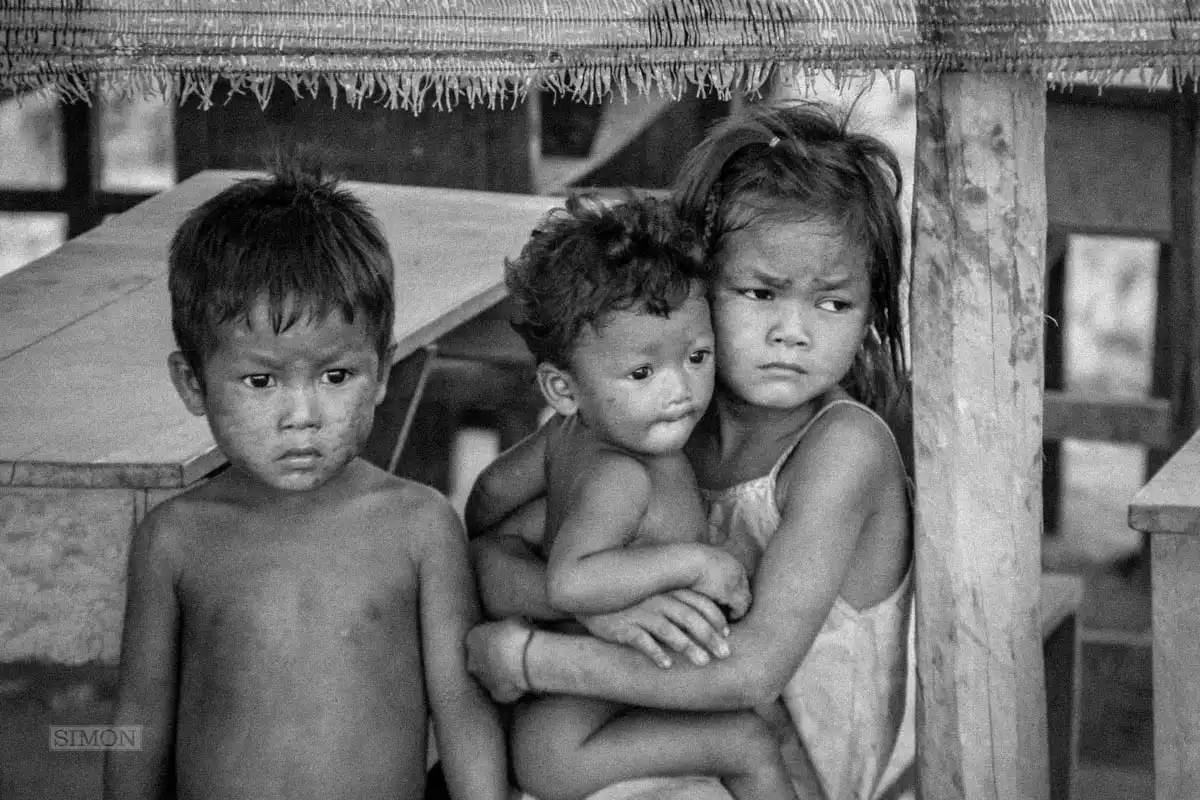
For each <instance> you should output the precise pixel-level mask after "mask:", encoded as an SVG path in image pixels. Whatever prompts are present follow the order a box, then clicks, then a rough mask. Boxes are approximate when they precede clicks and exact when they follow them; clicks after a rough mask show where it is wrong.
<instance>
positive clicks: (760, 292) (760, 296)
mask: <svg viewBox="0 0 1200 800" xmlns="http://www.w3.org/2000/svg"><path fill="white" fill-rule="evenodd" d="M741 293H742V295H743V296H744V297H748V298H749V299H751V300H774V299H775V292H773V291H771V290H770V289H742V290H741Z"/></svg>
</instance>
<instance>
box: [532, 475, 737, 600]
mask: <svg viewBox="0 0 1200 800" xmlns="http://www.w3.org/2000/svg"><path fill="white" fill-rule="evenodd" d="M652 488H653V487H652V486H651V482H650V476H649V475H648V474H647V472H646V468H645V467H644V466H643V465H642V464H641V463H640V462H638V461H637V460H635V459H633V458H629V457H627V456H623V455H618V454H615V453H602V454H600V455H598V456H597V457H596V458H595V460H594V461H593V462H592V463H591V464H590V465H588V467H586V468H585V469H584V471H583V472H582V474H581V475H579V476H578V477H577V478H576V479H575V480H574V482H573V484H572V486H571V489H570V492H571V493H570V496H569V497H567V498H566V504H565V507H566V509H567V510H566V512H565V513H564V515H563V520H562V523H561V524H560V526H559V528H558V532H557V535H556V536H555V538H554V545H553V547H551V550H550V557H549V563H548V565H547V573H546V584H547V586H546V594H547V599H548V600H549V601H550V604H551V605H552V606H554V607H555V608H557V609H560V610H562V611H566V612H569V613H572V614H598V613H605V612H610V611H617V610H619V609H623V608H626V607H628V606H631V605H633V604H634V603H637V602H639V601H641V600H644V599H645V598H647V597H649V596H651V595H656V594H661V593H663V592H668V591H671V590H672V589H689V588H690V589H695V590H696V591H698V592H700V593H701V594H704V595H706V596H708V597H710V598H712V599H713V600H715V601H717V602H718V603H723V604H725V605H727V606H729V607H730V608H731V609H732V610H733V615H734V616H735V617H740V616H741V615H742V614H744V613H745V611H746V608H747V607H748V606H749V604H750V588H749V583H748V580H747V578H746V573H745V571H744V570H743V569H742V567H741V565H740V564H739V563H738V562H737V560H736V559H734V558H733V557H732V556H730V555H729V554H727V553H724V552H722V551H720V550H717V549H716V548H712V547H708V546H706V545H701V544H691V543H679V544H662V545H645V546H633V547H627V546H626V545H628V544H629V543H630V542H631V540H633V539H634V537H635V536H636V534H637V533H638V530H639V527H640V525H641V522H642V518H643V516H644V515H645V513H646V509H647V507H648V506H649V503H650V493H651V491H652Z"/></svg>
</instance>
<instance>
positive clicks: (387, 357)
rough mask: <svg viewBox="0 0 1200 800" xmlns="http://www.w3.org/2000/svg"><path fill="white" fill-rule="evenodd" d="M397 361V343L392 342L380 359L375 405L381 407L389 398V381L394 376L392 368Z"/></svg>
mask: <svg viewBox="0 0 1200 800" xmlns="http://www.w3.org/2000/svg"><path fill="white" fill-rule="evenodd" d="M395 360H396V343H395V342H392V343H391V344H389V345H388V347H387V350H385V351H384V353H383V355H382V356H380V358H379V375H378V376H377V378H378V382H379V385H378V386H377V387H375V405H379V404H380V403H382V402H383V398H385V397H387V387H388V379H389V378H390V377H391V375H392V366H393V362H394V361H395Z"/></svg>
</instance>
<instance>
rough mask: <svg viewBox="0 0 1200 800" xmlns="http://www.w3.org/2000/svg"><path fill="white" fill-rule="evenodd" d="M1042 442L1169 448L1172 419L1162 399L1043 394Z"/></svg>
mask: <svg viewBox="0 0 1200 800" xmlns="http://www.w3.org/2000/svg"><path fill="white" fill-rule="evenodd" d="M1042 435H1043V437H1044V438H1045V439H1048V440H1051V441H1058V440H1061V439H1088V440H1091V441H1098V442H1123V443H1127V444H1140V445H1145V446H1146V447H1149V448H1152V449H1153V448H1170V447H1172V446H1173V442H1174V441H1175V415H1174V413H1172V411H1171V401H1170V400H1168V399H1166V398H1165V397H1146V398H1141V399H1138V398H1125V397H1103V396H1097V395H1090V394H1084V393H1082V392H1052V391H1047V392H1046V397H1045V423H1044V430H1043V433H1042Z"/></svg>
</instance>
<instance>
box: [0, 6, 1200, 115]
mask: <svg viewBox="0 0 1200 800" xmlns="http://www.w3.org/2000/svg"><path fill="white" fill-rule="evenodd" d="M3 5H4V8H3V11H0V44H2V45H3V47H2V49H0V88H2V89H5V90H9V91H21V92H24V91H37V92H45V93H50V94H57V95H60V96H62V97H64V98H68V99H87V98H88V97H91V96H94V95H96V94H98V93H104V94H109V95H155V96H161V97H165V98H173V99H177V100H181V101H182V100H187V99H189V98H193V97H194V98H198V99H199V100H200V102H201V103H202V104H204V105H208V104H211V103H214V102H222V98H223V96H224V95H226V94H227V93H228V92H233V93H239V92H250V93H253V94H254V95H255V96H256V97H257V98H258V99H259V101H260V102H261V103H264V104H265V103H267V102H269V100H270V97H271V96H272V93H273V92H274V91H276V82H275V81H274V80H273V78H276V77H277V78H279V79H280V80H281V81H282V82H283V83H284V84H286V85H287V86H290V87H291V89H292V91H293V92H296V93H297V94H315V93H317V91H318V90H319V89H320V87H322V86H328V87H331V88H334V87H336V88H337V89H338V91H337V92H335V93H334V99H335V102H348V103H350V104H352V105H360V104H362V103H364V102H376V103H382V104H383V105H385V106H388V107H391V108H396V109H408V110H411V111H414V112H416V111H420V110H421V109H422V108H424V107H430V106H432V107H434V108H447V107H450V106H454V105H457V104H459V103H467V104H468V105H478V104H484V105H487V106H500V105H510V104H512V103H517V102H520V101H521V100H522V99H523V98H524V97H525V95H526V94H527V93H528V92H529V91H531V90H533V89H534V88H546V89H550V90H553V91H555V92H557V93H559V94H563V95H568V96H571V97H574V98H576V99H578V100H581V101H586V102H596V101H599V100H604V99H608V98H611V97H626V96H627V95H628V93H630V92H639V93H647V92H651V91H658V92H662V93H664V94H669V95H672V96H679V95H681V94H683V93H685V92H699V93H707V92H715V93H717V94H719V95H722V96H728V95H730V94H731V93H733V92H739V91H741V92H747V93H750V94H753V93H755V92H757V91H758V90H759V89H761V88H762V87H763V85H764V84H765V82H766V81H767V80H768V79H769V78H770V77H771V76H772V75H773V74H776V73H782V74H784V75H785V76H787V77H788V78H791V79H795V80H806V79H808V77H809V76H811V75H814V74H817V73H827V72H834V73H849V74H853V73H861V72H863V71H868V70H875V69H893V68H909V69H916V70H920V71H923V72H924V73H926V74H936V73H939V72H942V71H946V70H970V71H1007V72H1024V73H1035V74H1044V75H1045V76H1046V77H1047V78H1048V79H1049V80H1050V81H1052V82H1057V83H1064V84H1065V83H1070V82H1072V81H1075V80H1088V81H1089V82H1099V83H1104V82H1106V81H1108V80H1111V79H1114V78H1116V77H1119V76H1121V75H1123V74H1125V73H1127V72H1130V71H1134V72H1137V71H1141V70H1150V71H1151V72H1154V73H1158V74H1161V73H1163V72H1165V71H1167V70H1170V71H1173V72H1174V73H1175V74H1177V75H1178V76H1179V77H1187V76H1194V75H1196V73H1197V64H1198V63H1200V11H1193V9H1192V4H1191V3H1190V2H1189V0H658V1H657V2H654V1H652V0H439V2H437V3H427V2H412V0H71V2H66V1H65V0H6V2H4V4H3Z"/></svg>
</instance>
